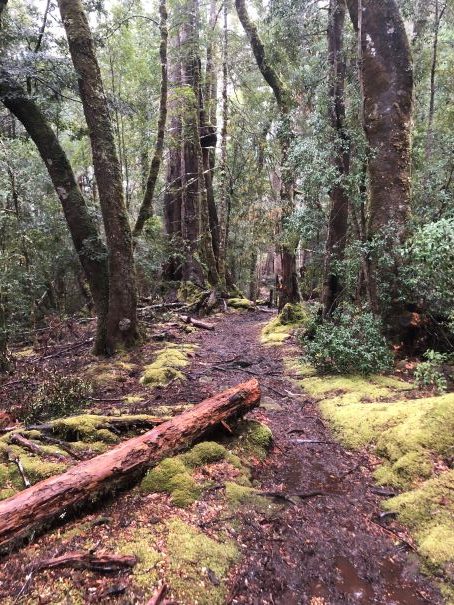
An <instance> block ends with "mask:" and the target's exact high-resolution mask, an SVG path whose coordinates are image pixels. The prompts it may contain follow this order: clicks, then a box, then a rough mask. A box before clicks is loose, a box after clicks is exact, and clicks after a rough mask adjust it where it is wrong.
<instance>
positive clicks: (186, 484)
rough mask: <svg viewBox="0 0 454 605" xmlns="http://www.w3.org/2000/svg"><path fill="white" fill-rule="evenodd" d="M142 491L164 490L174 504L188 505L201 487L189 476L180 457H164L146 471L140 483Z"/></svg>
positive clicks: (195, 498) (194, 498)
mask: <svg viewBox="0 0 454 605" xmlns="http://www.w3.org/2000/svg"><path fill="white" fill-rule="evenodd" d="M140 489H141V490H142V491H144V492H166V493H167V494H170V497H171V500H172V502H173V504H175V505H176V506H181V507H184V506H189V505H190V504H192V503H193V502H195V501H196V500H197V498H198V497H199V496H200V493H201V488H200V487H199V486H198V485H197V483H196V481H195V480H194V479H193V478H192V477H191V475H190V473H189V472H188V469H187V467H186V466H185V464H184V462H183V460H182V459H181V457H176V458H165V459H164V460H162V461H161V462H160V463H159V464H158V465H157V466H156V467H155V468H153V469H151V470H150V471H148V473H147V474H146V475H145V477H144V478H143V480H142V483H141V484H140Z"/></svg>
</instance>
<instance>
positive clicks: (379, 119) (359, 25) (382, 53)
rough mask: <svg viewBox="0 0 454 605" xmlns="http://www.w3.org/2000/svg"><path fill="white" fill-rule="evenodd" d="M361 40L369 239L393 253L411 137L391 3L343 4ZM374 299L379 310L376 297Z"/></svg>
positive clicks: (403, 41) (404, 207)
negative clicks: (346, 6) (367, 159)
mask: <svg viewBox="0 0 454 605" xmlns="http://www.w3.org/2000/svg"><path fill="white" fill-rule="evenodd" d="M347 5H348V8H349V11H350V16H351V19H352V22H353V25H354V27H355V28H356V30H357V31H358V38H359V42H360V49H361V57H360V78H361V82H362V90H363V96H364V99H363V100H364V112H363V119H364V123H363V125H364V130H365V134H366V138H367V141H368V144H369V147H370V149H371V154H370V158H369V163H368V173H369V207H368V239H369V240H380V242H382V245H383V247H384V249H385V251H387V252H389V253H391V254H392V253H393V250H395V248H396V246H397V245H398V244H399V243H400V242H402V241H403V240H404V238H405V235H406V228H407V225H408V219H409V211H410V187H411V181H410V168H411V162H410V159H411V158H410V134H411V121H412V110H413V70H412V63H411V56H410V48H409V44H408V39H407V34H406V32H405V26H404V23H403V21H402V18H401V15H400V13H399V9H398V7H397V4H396V2H395V0H382V1H381V2H376V1H374V0H360V6H361V11H360V13H359V15H360V19H359V20H358V1H357V0H347ZM377 261H378V259H377V258H374V257H372V258H371V274H370V276H369V279H370V280H371V282H372V284H371V290H372V292H375V291H377ZM374 298H375V299H376V300H374V301H372V306H373V310H374V311H375V312H378V308H379V301H378V298H379V297H378V295H376V296H375V295H374Z"/></svg>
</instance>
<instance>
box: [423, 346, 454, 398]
mask: <svg viewBox="0 0 454 605" xmlns="http://www.w3.org/2000/svg"><path fill="white" fill-rule="evenodd" d="M424 357H425V359H426V360H427V361H423V362H422V363H420V364H418V367H417V368H416V370H415V380H416V383H417V384H418V385H419V386H427V387H432V386H433V387H435V388H436V389H437V391H439V392H440V393H444V392H445V391H446V389H447V386H448V384H447V381H446V376H445V375H444V373H443V364H444V363H446V362H447V361H448V356H447V355H445V354H444V353H438V352H437V351H432V349H429V350H428V351H426V352H425V353H424Z"/></svg>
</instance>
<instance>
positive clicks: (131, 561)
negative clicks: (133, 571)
mask: <svg viewBox="0 0 454 605" xmlns="http://www.w3.org/2000/svg"><path fill="white" fill-rule="evenodd" d="M136 563H137V557H135V556H134V555H112V554H102V555H95V554H92V553H87V552H69V553H67V554H65V555H61V556H60V557H54V558H53V559H45V560H44V561H40V562H39V563H38V565H37V566H36V568H35V570H41V569H53V568H55V567H73V568H74V569H90V570H91V571H100V572H104V573H106V572H107V573H112V572H115V571H121V570H122V569H127V568H129V567H134V565H135V564H136Z"/></svg>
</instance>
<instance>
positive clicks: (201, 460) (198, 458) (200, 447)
mask: <svg viewBox="0 0 454 605" xmlns="http://www.w3.org/2000/svg"><path fill="white" fill-rule="evenodd" d="M226 455H227V450H226V449H225V447H224V446H222V445H220V444H219V443H216V442H215V441H203V442H202V443H198V444H197V445H196V446H194V447H193V448H192V450H190V451H189V452H188V453H187V454H183V456H182V459H183V461H184V463H185V464H186V465H187V466H192V467H196V466H203V465H204V464H210V463H212V462H219V461H221V460H224V458H225V457H226Z"/></svg>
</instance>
